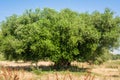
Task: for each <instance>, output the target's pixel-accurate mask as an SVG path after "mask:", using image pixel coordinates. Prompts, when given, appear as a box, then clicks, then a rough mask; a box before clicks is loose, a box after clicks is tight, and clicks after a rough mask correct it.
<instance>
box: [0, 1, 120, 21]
mask: <svg viewBox="0 0 120 80" xmlns="http://www.w3.org/2000/svg"><path fill="white" fill-rule="evenodd" d="M45 7H49V8H53V9H56V10H61V9H64V8H70V9H72V10H74V11H77V12H93V11H95V10H98V11H100V12H103V11H104V9H105V8H110V9H111V10H113V11H114V12H116V14H115V15H120V12H119V11H120V0H114V1H113V0H1V1H0V22H1V21H2V20H4V19H5V18H6V17H8V16H11V15H12V14H18V15H20V14H22V13H23V12H24V11H25V10H26V9H35V8H41V9H43V8H45Z"/></svg>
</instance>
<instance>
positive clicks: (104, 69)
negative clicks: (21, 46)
mask: <svg viewBox="0 0 120 80" xmlns="http://www.w3.org/2000/svg"><path fill="white" fill-rule="evenodd" d="M51 64H53V63H52V62H44V61H42V62H39V64H38V65H39V66H40V69H39V70H36V69H32V68H30V65H31V64H30V63H29V62H27V63H23V62H18V63H15V62H8V61H1V62H0V65H1V66H4V67H1V68H0V80H119V79H120V60H116V61H109V62H106V63H104V64H102V65H99V66H98V65H88V64H87V63H78V62H72V65H73V66H71V67H70V68H68V69H67V70H63V69H62V70H58V71H57V70H54V69H53V68H52V67H51V66H49V65H51ZM33 67H34V65H33Z"/></svg>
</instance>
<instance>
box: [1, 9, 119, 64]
mask: <svg viewBox="0 0 120 80" xmlns="http://www.w3.org/2000/svg"><path fill="white" fill-rule="evenodd" d="M0 27H1V31H0V51H1V53H3V55H4V57H5V58H6V59H7V60H16V61H17V60H24V61H32V62H38V61H39V60H51V61H53V62H54V63H55V65H56V66H69V65H70V62H71V61H81V62H88V63H95V64H100V63H103V62H104V61H106V60H108V59H109V52H110V50H112V49H114V48H117V47H119V39H120V17H119V16H114V12H112V11H111V10H110V9H105V11H104V12H103V13H100V12H99V11H94V12H93V13H91V14H89V13H78V12H75V11H72V10H70V9H63V10H61V11H56V10H54V9H50V8H44V9H43V10H40V9H35V10H34V11H32V10H26V11H25V12H24V13H23V14H22V15H19V16H18V15H15V14H14V15H12V16H10V17H7V18H6V20H5V21H3V22H2V23H1V24H0Z"/></svg>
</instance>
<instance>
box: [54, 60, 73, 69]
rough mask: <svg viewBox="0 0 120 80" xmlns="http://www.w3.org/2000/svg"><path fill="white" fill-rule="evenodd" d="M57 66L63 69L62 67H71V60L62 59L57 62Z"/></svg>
mask: <svg viewBox="0 0 120 80" xmlns="http://www.w3.org/2000/svg"><path fill="white" fill-rule="evenodd" d="M54 66H55V68H56V69H62V68H69V67H70V66H71V64H70V62H69V61H64V60H63V61H60V62H55V65H54Z"/></svg>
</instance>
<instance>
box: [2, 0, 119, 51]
mask: <svg viewBox="0 0 120 80" xmlns="http://www.w3.org/2000/svg"><path fill="white" fill-rule="evenodd" d="M46 7H47V8H52V9H55V10H57V11H60V10H61V9H64V8H69V9H71V10H73V11H77V12H89V13H91V12H93V11H95V10H97V11H100V12H104V9H105V8H110V9H111V10H112V11H114V12H115V16H120V0H0V22H1V21H3V20H5V19H6V17H9V16H11V15H13V14H17V15H21V14H22V13H23V12H24V11H25V10H26V9H33V10H34V9H35V8H40V9H43V8H46ZM114 52H115V53H120V51H119V50H115V51H114Z"/></svg>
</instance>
